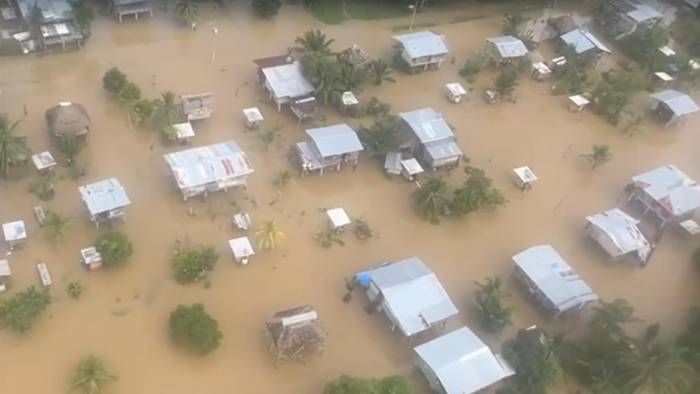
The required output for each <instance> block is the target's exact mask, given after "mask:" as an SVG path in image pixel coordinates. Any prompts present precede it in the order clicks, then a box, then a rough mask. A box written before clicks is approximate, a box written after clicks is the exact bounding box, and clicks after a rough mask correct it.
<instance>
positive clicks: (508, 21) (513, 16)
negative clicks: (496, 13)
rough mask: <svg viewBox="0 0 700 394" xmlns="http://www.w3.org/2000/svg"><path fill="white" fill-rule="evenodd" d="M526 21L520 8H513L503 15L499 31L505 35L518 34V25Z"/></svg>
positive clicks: (516, 35)
mask: <svg viewBox="0 0 700 394" xmlns="http://www.w3.org/2000/svg"><path fill="white" fill-rule="evenodd" d="M525 21H526V19H525V17H524V16H523V13H522V12H521V11H520V10H514V11H512V12H509V13H507V14H505V15H504V16H503V22H502V28H501V31H502V32H503V34H505V35H507V36H514V37H518V36H520V25H521V24H523V23H524V22H525Z"/></svg>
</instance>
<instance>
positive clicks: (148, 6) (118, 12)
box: [112, 0, 155, 23]
mask: <svg viewBox="0 0 700 394" xmlns="http://www.w3.org/2000/svg"><path fill="white" fill-rule="evenodd" d="M112 11H113V13H114V16H116V17H117V19H118V20H119V23H122V20H123V19H124V17H133V18H134V20H135V21H137V20H139V16H141V15H148V16H150V17H151V18H153V13H154V11H155V6H154V4H153V2H151V1H149V0H112Z"/></svg>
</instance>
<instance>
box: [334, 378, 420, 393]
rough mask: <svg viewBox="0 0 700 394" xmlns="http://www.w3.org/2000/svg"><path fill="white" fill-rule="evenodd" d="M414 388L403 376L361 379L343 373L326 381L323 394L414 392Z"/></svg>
mask: <svg viewBox="0 0 700 394" xmlns="http://www.w3.org/2000/svg"><path fill="white" fill-rule="evenodd" d="M415 392H416V388H415V386H414V384H413V382H411V381H410V380H408V379H406V378H404V377H403V376H388V377H385V378H382V379H361V378H356V377H353V376H347V375H343V376H341V377H339V378H338V379H336V380H333V381H331V382H328V384H326V387H325V388H324V389H323V394H365V393H367V394H369V393H377V394H380V393H381V394H383V393H386V394H389V393H391V394H414V393H415Z"/></svg>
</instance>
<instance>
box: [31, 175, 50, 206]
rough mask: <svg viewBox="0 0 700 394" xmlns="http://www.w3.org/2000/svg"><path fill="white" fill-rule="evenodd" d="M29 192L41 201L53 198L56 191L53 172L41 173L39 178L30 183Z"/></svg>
mask: <svg viewBox="0 0 700 394" xmlns="http://www.w3.org/2000/svg"><path fill="white" fill-rule="evenodd" d="M29 192H30V193H33V194H35V195H36V196H37V197H39V200H41V201H48V200H51V199H52V198H53V197H54V195H56V192H55V190H54V187H53V172H48V173H46V174H41V175H39V179H38V180H36V181H33V182H32V183H30V184H29Z"/></svg>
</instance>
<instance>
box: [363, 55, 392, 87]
mask: <svg viewBox="0 0 700 394" xmlns="http://www.w3.org/2000/svg"><path fill="white" fill-rule="evenodd" d="M366 67H367V71H368V72H369V75H370V76H371V77H372V80H373V81H374V84H375V85H376V86H379V85H381V84H382V82H391V83H396V80H395V79H394V78H392V77H391V73H392V70H391V67H390V66H389V64H388V63H387V62H385V61H384V60H382V59H377V60H372V61H370V62H369V63H367V66H366Z"/></svg>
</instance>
